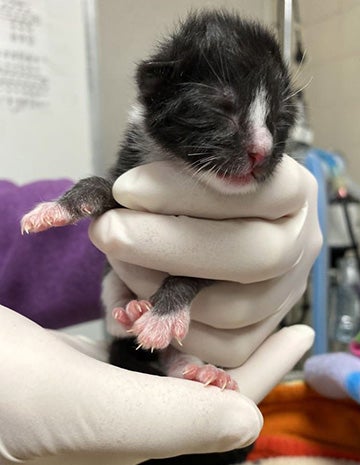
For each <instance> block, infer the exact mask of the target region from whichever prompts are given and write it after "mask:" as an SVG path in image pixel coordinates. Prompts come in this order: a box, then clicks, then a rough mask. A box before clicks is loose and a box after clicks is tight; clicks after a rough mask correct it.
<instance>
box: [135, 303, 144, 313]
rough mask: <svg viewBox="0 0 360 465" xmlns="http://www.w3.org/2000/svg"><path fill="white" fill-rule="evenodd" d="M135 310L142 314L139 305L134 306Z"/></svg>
mask: <svg viewBox="0 0 360 465" xmlns="http://www.w3.org/2000/svg"><path fill="white" fill-rule="evenodd" d="M136 310H137V311H138V312H139V313H142V312H143V310H142V308H141V305H139V304H136Z"/></svg>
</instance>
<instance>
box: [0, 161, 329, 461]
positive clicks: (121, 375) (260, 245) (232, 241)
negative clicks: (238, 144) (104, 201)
mask: <svg viewBox="0 0 360 465" xmlns="http://www.w3.org/2000/svg"><path fill="white" fill-rule="evenodd" d="M165 175H166V176H167V177H166V178H164V177H163V176H165ZM181 178H182V175H181V173H176V172H175V171H174V170H172V168H171V167H169V166H167V165H166V164H159V165H158V167H157V168H156V165H152V166H148V167H146V169H145V167H144V168H137V169H136V170H134V171H132V172H129V173H127V174H126V175H125V176H123V177H122V178H121V183H122V188H119V184H117V185H116V186H115V188H114V194H115V196H117V198H118V200H119V201H120V202H122V203H123V204H125V205H128V206H130V205H131V204H132V206H133V207H134V208H135V209H138V210H140V212H134V211H127V210H119V211H112V212H109V213H107V214H106V215H104V217H103V218H101V219H99V220H98V221H97V222H95V223H94V224H93V226H92V227H91V231H90V232H91V237H92V238H93V240H94V242H95V243H96V244H97V245H98V246H100V247H101V248H102V249H103V250H104V251H105V252H106V253H107V254H108V257H109V259H110V260H111V263H112V265H113V266H114V267H115V269H117V270H119V273H120V274H121V278H122V279H124V281H126V282H127V281H128V282H130V281H131V280H132V279H133V281H132V283H133V284H132V287H133V288H136V289H135V290H138V293H139V295H150V294H151V293H152V292H153V290H154V288H156V286H158V284H159V283H160V282H161V280H162V279H163V276H164V270H165V271H166V272H170V273H174V274H189V275H197V276H203V277H211V278H217V279H219V280H225V281H232V282H231V283H230V282H219V283H218V284H215V285H214V286H211V287H209V288H208V289H207V290H204V291H202V293H201V294H199V296H198V297H197V302H194V306H193V307H194V308H193V309H192V317H193V323H192V325H191V329H190V333H189V335H188V337H187V338H186V340H185V341H184V342H185V344H184V350H188V351H190V352H192V353H194V354H195V355H197V356H199V357H200V358H202V359H204V360H208V361H210V362H213V363H217V364H221V365H225V366H229V367H238V366H239V365H241V366H240V367H238V368H234V369H233V370H231V374H232V376H233V378H234V379H236V380H237V382H238V385H239V388H240V394H239V393H237V392H232V391H229V390H228V391H224V392H221V391H220V390H219V389H217V388H213V387H209V388H206V389H205V388H204V387H203V386H201V385H199V384H198V383H195V382H190V381H184V380H179V379H172V378H158V377H153V376H149V375H144V374H140V373H133V372H127V371H124V370H121V369H118V368H116V367H113V366H110V365H108V364H106V363H103V361H105V360H106V357H107V354H106V348H105V347H104V346H97V345H94V344H91V343H89V342H88V343H87V342H86V341H84V340H77V339H73V338H70V337H68V336H66V335H62V334H60V333H54V332H49V331H46V330H44V329H42V328H40V327H39V326H37V325H36V324H34V323H32V322H31V321H29V320H27V319H25V318H24V317H21V316H20V315H18V314H15V313H13V312H11V311H10V310H8V309H5V308H4V307H2V308H0V328H1V334H0V366H1V370H2V372H1V383H0V399H1V401H0V415H1V422H0V462H1V463H4V464H10V463H18V462H19V461H26V460H29V459H34V460H33V461H32V463H33V464H34V465H35V464H36V465H41V464H43V465H45V464H46V465H55V464H63V463H71V464H73V465H79V464H84V465H85V464H86V465H91V464H98V463H101V464H103V465H110V464H111V465H112V464H118V463H119V460H120V461H121V464H122V465H127V464H136V463H139V462H141V461H143V460H146V459H148V458H152V457H165V456H173V455H179V454H186V453H194V452H199V453H201V452H220V451H223V450H228V449H233V448H239V447H243V446H246V445H247V444H249V443H251V442H253V441H254V439H256V437H257V435H258V434H259V431H260V428H261V424H262V422H261V416H260V414H259V411H258V410H257V408H256V407H255V405H254V404H253V403H252V402H251V400H253V401H255V402H258V401H259V400H260V399H262V398H263V396H264V395H266V393H267V392H268V391H269V390H270V389H271V388H272V386H273V385H275V384H276V383H277V382H278V381H279V380H280V379H281V378H282V376H283V375H284V374H285V373H286V372H287V371H288V370H290V369H291V367H292V366H293V365H294V364H295V363H296V362H297V360H298V359H299V358H300V357H301V356H302V355H303V353H304V352H305V351H306V350H307V349H308V348H309V347H310V345H311V343H312V339H313V332H312V330H310V329H309V328H306V327H303V326H294V327H292V328H286V329H283V330H282V331H280V332H278V333H276V334H274V335H272V336H270V337H268V335H269V334H270V332H271V331H272V329H273V328H274V327H275V326H276V324H277V322H278V321H279V320H280V319H281V318H282V317H283V315H284V314H285V313H286V312H287V311H288V310H289V308H290V307H291V305H292V303H293V302H294V301H295V300H296V299H297V298H298V296H299V295H300V294H301V292H302V290H303V289H304V287H305V283H306V278H307V274H308V271H309V269H310V266H311V264H312V262H313V260H314V258H315V255H316V253H317V250H318V248H319V245H320V242H321V240H320V234H319V229H318V224H317V219H316V188H315V183H314V180H313V179H312V177H311V176H310V175H309V174H308V173H307V172H306V171H305V170H304V169H303V168H301V167H300V166H299V165H297V164H296V163H295V162H293V161H292V160H290V159H289V158H285V160H284V163H283V164H282V165H281V167H280V168H279V170H278V171H277V173H276V175H275V177H274V178H273V181H272V182H271V183H269V184H267V185H266V186H264V188H263V189H262V190H261V191H259V192H258V193H256V194H253V195H248V196H247V195H245V196H241V197H240V198H239V197H238V198H237V199H236V198H235V197H226V198H225V197H222V196H220V195H218V194H210V195H211V197H210V200H211V202H210V203H209V198H208V195H209V194H208V193H207V194H205V192H204V190H203V189H204V188H203V187H202V186H200V185H198V186H196V185H189V184H187V185H185V186H184V185H183V183H182V182H181ZM157 179H158V180H160V181H161V183H162V187H161V184H160V185H158V184H157V182H158V181H157ZM119 182H120V181H119ZM136 182H140V185H141V190H140V196H138V197H135V194H134V192H136V191H137V190H138V189H139V184H136ZM187 182H188V183H189V182H190V181H187ZM169 187H171V190H170V189H169ZM121 189H124V190H121ZM167 189H168V191H167ZM118 194H119V197H118ZM180 195H181V196H183V197H182V198H181V197H178V196H180ZM240 200H241V201H240ZM141 210H144V211H148V213H145V212H144V211H143V212H141ZM152 211H154V212H159V213H168V214H171V213H173V214H177V215H181V214H186V215H189V216H193V217H202V218H214V219H215V220H216V219H220V218H234V219H229V220H226V221H221V222H220V221H210V220H209V219H203V220H197V219H195V218H189V217H182V216H180V217H173V216H164V215H157V214H154V213H151V212H152ZM242 217H243V218H244V219H241V218H242ZM249 217H257V218H258V219H249ZM209 221H210V223H209ZM154 238H155V239H156V240H154ZM143 239H144V240H145V244H144V243H142V240H143ZM244 244H245V246H244ZM119 246H120V249H118V247H119ZM202 254H204V255H202ZM131 257H133V260H131V259H130V258H131ZM118 260H120V261H118ZM124 261H127V262H128V263H134V264H135V266H131V265H126V266H125V265H124ZM144 267H145V268H144ZM147 278H149V280H148V279H147ZM236 282H238V283H239V282H241V283H243V284H237V283H236ZM202 302H203V303H206V308H204V309H202ZM253 323H255V324H253ZM239 336H241V337H239ZM262 341H265V342H262ZM247 344H249V347H247ZM244 360H246V362H245V363H243V362H244ZM250 399H251V400H250ZM215 420H216V421H215ZM50 456H52V457H50Z"/></svg>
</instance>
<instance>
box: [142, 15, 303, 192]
mask: <svg viewBox="0 0 360 465" xmlns="http://www.w3.org/2000/svg"><path fill="white" fill-rule="evenodd" d="M137 83H138V87H139V101H140V102H141V104H142V105H143V107H144V110H143V113H144V123H145V125H146V129H147V131H148V133H149V134H150V135H151V137H152V138H153V139H154V140H155V141H156V143H157V144H159V145H160V146H161V148H162V149H164V150H165V151H166V152H168V153H170V154H172V155H173V156H174V157H176V158H178V159H181V160H183V161H184V162H185V163H186V164H187V166H189V167H190V168H191V169H192V171H193V173H196V175H197V176H201V177H202V178H203V179H206V181H207V182H209V184H210V185H212V186H213V187H214V188H216V189H219V190H222V191H224V192H239V191H248V190H250V189H252V188H254V187H256V186H257V185H258V183H259V182H262V181H264V180H266V179H267V178H268V177H269V176H270V175H271V174H272V173H273V171H274V168H275V167H276V165H277V163H278V162H279V161H280V159H281V157H282V153H283V150H284V147H285V143H286V139H287V136H288V131H289V128H290V127H291V126H292V125H293V123H294V120H295V109H294V105H293V103H292V90H291V85H290V78H289V75H288V71H287V68H286V66H285V65H284V63H283V60H282V58H281V54H280V51H279V46H278V44H277V41H276V39H275V38H274V36H273V35H272V34H271V33H270V32H269V31H268V30H267V29H265V28H264V27H263V26H261V25H259V24H257V23H254V22H247V21H243V20H241V19H240V18H239V17H238V16H236V15H234V14H230V13H226V12H224V11H206V12H202V13H193V14H191V15H190V16H189V17H188V18H187V19H186V20H185V21H184V22H183V23H181V24H180V25H179V27H178V29H177V30H176V31H175V32H174V34H173V35H172V36H171V37H169V38H168V39H166V40H164V41H163V42H162V43H161V44H160V46H159V48H158V50H157V52H156V53H155V54H154V55H153V56H152V57H151V58H150V59H149V60H147V61H143V62H142V63H140V65H139V66H138V70H137Z"/></svg>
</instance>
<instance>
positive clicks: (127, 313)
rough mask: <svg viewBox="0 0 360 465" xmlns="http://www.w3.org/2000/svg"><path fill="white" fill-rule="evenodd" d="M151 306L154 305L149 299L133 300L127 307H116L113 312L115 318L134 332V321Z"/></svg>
mask: <svg viewBox="0 0 360 465" xmlns="http://www.w3.org/2000/svg"><path fill="white" fill-rule="evenodd" d="M151 307H152V305H151V304H150V302H148V301H147V300H131V301H130V302H129V303H128V304H127V305H126V307H125V308H122V307H116V308H114V310H113V312H112V314H113V317H114V318H115V320H117V321H118V322H119V323H120V324H122V325H123V326H124V327H125V328H127V329H128V330H129V332H132V330H131V328H132V326H133V324H134V322H135V321H136V320H138V319H139V318H140V317H141V316H142V315H144V313H146V312H148V311H149V310H151Z"/></svg>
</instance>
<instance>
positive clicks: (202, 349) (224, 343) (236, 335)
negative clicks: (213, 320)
mask: <svg viewBox="0 0 360 465" xmlns="http://www.w3.org/2000/svg"><path fill="white" fill-rule="evenodd" d="M291 303H292V305H293V304H294V303H295V301H293V302H289V304H291ZM290 308H291V306H290V305H289V306H284V307H283V308H282V309H281V310H279V311H278V312H277V313H275V314H272V315H270V316H269V317H267V318H264V319H263V320H261V321H259V322H258V323H255V324H253V325H251V326H245V327H243V328H238V329H217V328H213V327H211V326H207V325H205V324H203V323H197V322H196V321H194V322H191V326H190V330H189V332H188V334H187V336H186V338H185V339H184V340H183V341H182V346H181V347H179V346H178V345H177V344H176V342H174V344H173V345H174V347H176V348H177V349H179V350H181V352H186V353H189V354H193V355H196V356H197V357H198V358H200V359H201V360H204V361H206V362H209V363H212V364H214V365H218V366H222V367H227V368H235V367H238V366H240V365H242V364H243V363H244V362H245V361H246V360H247V359H248V358H249V357H250V355H251V354H252V353H253V352H255V351H256V350H257V348H258V347H259V346H260V345H261V344H262V343H263V342H264V340H265V339H267V338H268V336H269V334H271V333H272V332H274V331H275V330H276V328H277V327H278V325H279V323H280V322H281V320H282V319H283V318H284V316H285V315H286V314H287V313H288V312H289V310H290Z"/></svg>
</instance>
